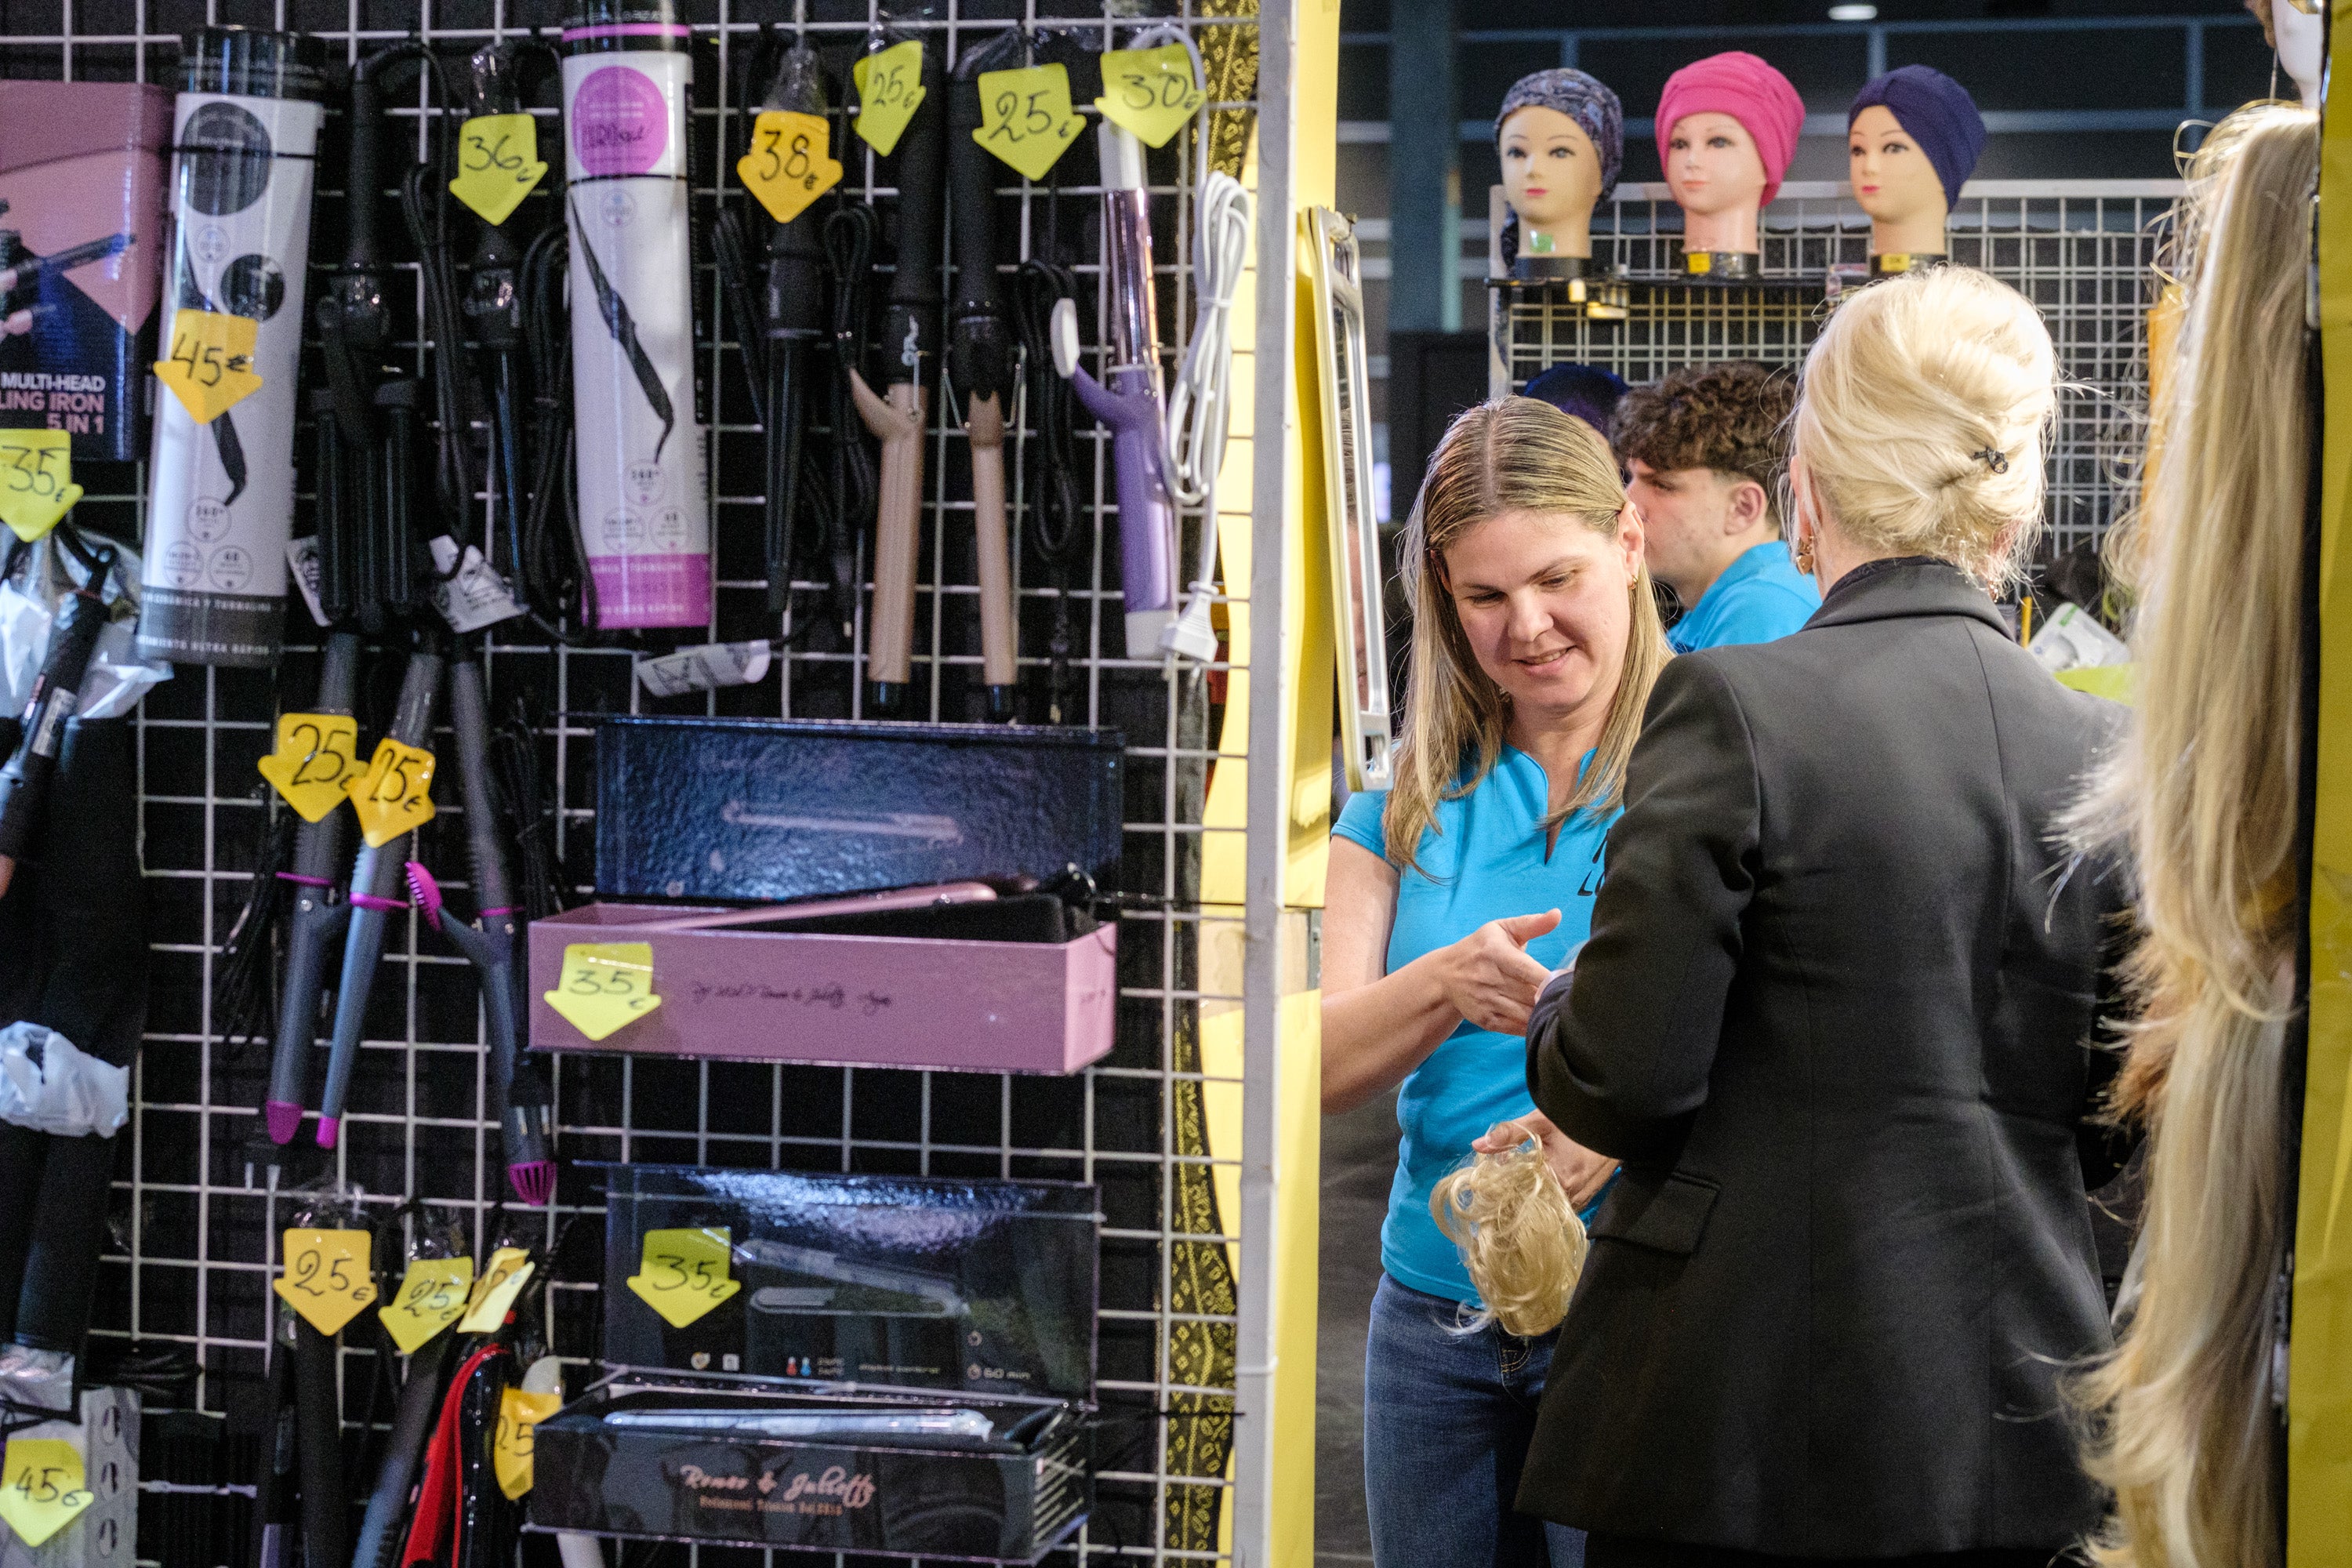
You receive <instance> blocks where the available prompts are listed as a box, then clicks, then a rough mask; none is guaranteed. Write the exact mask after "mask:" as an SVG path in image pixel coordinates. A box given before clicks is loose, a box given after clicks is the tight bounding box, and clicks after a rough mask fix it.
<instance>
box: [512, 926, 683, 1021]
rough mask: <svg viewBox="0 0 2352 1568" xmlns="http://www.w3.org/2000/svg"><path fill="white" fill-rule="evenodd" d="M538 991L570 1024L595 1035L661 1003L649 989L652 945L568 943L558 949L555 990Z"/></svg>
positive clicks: (652, 987)
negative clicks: (560, 968) (559, 964)
mask: <svg viewBox="0 0 2352 1568" xmlns="http://www.w3.org/2000/svg"><path fill="white" fill-rule="evenodd" d="M540 994H541V996H543V997H545V998H546V999H547V1005H549V1006H551V1007H552V1008H554V1009H555V1010H556V1011H557V1012H559V1013H561V1014H562V1015H563V1017H564V1019H565V1021H566V1022H568V1023H569V1024H570V1025H571V1026H572V1027H573V1028H575V1029H577V1030H579V1031H580V1032H581V1033H582V1034H583V1035H585V1036H587V1037H589V1038H590V1039H592V1040H601V1039H603V1038H604V1037H605V1036H607V1035H609V1034H612V1033H613V1032H614V1030H616V1029H619V1028H621V1027H622V1026H624V1025H627V1024H634V1023H635V1022H636V1021H637V1020H638V1019H639V1018H642V1017H644V1016H646V1014H648V1013H650V1012H652V1011H653V1010H654V1009H655V1008H656V1007H658V1006H660V1005H661V998H660V997H659V996H656V995H655V994H654V944H653V943H651V942H572V943H571V944H570V945H569V946H567V947H566V948H564V950H563V973H562V974H561V975H560V976H558V977H557V979H556V982H555V989H554V990H552V991H542V992H541V993H540Z"/></svg>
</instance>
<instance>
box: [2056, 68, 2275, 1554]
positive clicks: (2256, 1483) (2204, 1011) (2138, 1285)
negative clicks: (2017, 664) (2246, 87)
mask: <svg viewBox="0 0 2352 1568" xmlns="http://www.w3.org/2000/svg"><path fill="white" fill-rule="evenodd" d="M2318 167H2319V121H2318V119H2317V117H2316V116H2315V115H2314V114H2312V113H2311V112H2310V111H2309V110H2304V109H2301V108H2298V107H2294V106H2290V105H2283V104H2258V105H2253V106H2251V107H2248V108H2246V109H2242V110H2239V111H2238V112H2236V113H2234V114H2232V115H2231V116H2230V117H2229V118H2228V119H2226V120H2224V121H2221V124H2220V125H2219V126H2217V127H2215V129H2214V131H2213V132H2212V134H2211V135H2210V136H2209V137H2207V138H2206V140H2205V142H2204V145H2203V146H2202V147H2201V148H2200V149H2199V151H2198V153H2197V154H2196V156H2195V157H2194V158H2193V159H2192V160H2191V161H2190V163H2189V170H2188V173H2189V195H2188V197H2187V199H2186V201H2185V202H2184V203H2183V205H2182V208H2181V212H2180V217H2179V227H2178V235H2177V240H2176V248H2177V251H2178V258H2177V263H2176V265H2177V267H2178V269H2179V272H2180V274H2181V279H2182V289H2183V293H2184V295H2185V298H2186V300H2187V306H2188V309H2187V315H2186V317H2185V319H2184V320H2183V321H2182V322H2181V325H2180V329H2179V336H2178V338H2177V339H2176V341H2175V342H2174V345H2173V349H2172V361H2171V363H2170V365H2169V366H2168V374H2166V375H2164V376H2163V377H2162V378H2161V384H2162V386H2163V388H2164V391H2163V395H2162V396H2161V398H2160V399H2159V401H2158V405H2157V406H2156V408H2155V410H2154V425H2153V428H2152V430H2151V432H2150V440H2149V447H2150V450H2151V451H2152V452H2153V453H2154V454H2155V457H2154V459H2153V460H2154V463H2155V469H2154V473H2153V476H2152V479H2151V482H2150V483H2149V485H2148V486H2147V500H2146V503H2145V505H2144V507H2143V509H2142V511H2141V514H2140V515H2139V516H2138V517H2137V519H2135V520H2132V521H2130V522H2129V523H2128V524H2127V525H2126V527H2125V528H2124V529H2122V530H2120V531H2119V533H2120V535H2121V536H2120V537H2118V538H2117V539H2115V540H2113V541H2111V542H2110V549H2109V566H2110V568H2111V569H2113V570H2116V572H2117V573H2118V575H2119V576H2120V578H2121V579H2122V581H2123V583H2124V585H2125V586H2126V588H2128V589H2129V590H2130V591H2131V593H2132V595H2134V598H2135V601H2136V609H2135V612H2134V616H2133V624H2132V628H2131V646H2132V654H2133V658H2134V661H2135V662H2136V663H2137V666H2138V671H2139V679H2138V683H2137V700H2136V703H2135V708H2134V712H2133V716H2132V723H2131V727H2130V729H2129V731H2127V732H2126V738H2125V741H2124V742H2123V744H2122V746H2121V748H2120V749H2119V751H2118V752H2117V753H2116V756H2115V757H2114V758H2113V759H2112V760H2111V761H2110V762H2109V763H2107V764H2106V765H2105V767H2104V769H2103V770H2102V772H2101V773H2100V774H2099V776H2098V777H2097V778H2096V779H2095V781H2094V783H2093V785H2092V788H2091V790H2090V793H2089V795H2088V796H2087V798H2086V799H2085V801H2084V804H2083V805H2082V806H2081V807H2080V808H2079V809H2078V810H2077V812H2076V813H2075V816H2074V823H2073V827H2074V837H2075V838H2076V841H2077V842H2078V843H2079V844H2080V845H2081V846H2082V847H2084V850H2085V851H2086V852H2092V853H2097V852H2102V851H2105V852H2110V853H2112V852H2114V851H2117V850H2121V851H2125V852H2126V854H2125V855H2124V856H2123V857H2122V858H2125V859H2126V860H2127V861H2128V862H2129V863H2130V864H2131V865H2132V866H2133V867H2134V873H2133V874H2134V876H2135V877H2136V879H2137V883H2136V887H2135V889H2134V891H2135V893H2136V895H2137V896H2136V908H2137V914H2138V918H2139V925H2140V931H2139V934H2138V938H2137V946H2136V947H2135V949H2134V951H2133V952H2132V955H2131V958H2130V961H2129V963H2128V966H2127V974H2128V978H2129V980H2130V982H2131V984H2132V987H2133V990H2134V992H2135V999H2136V1000H2137V1003H2138V1005H2139V1013H2140V1019H2139V1022H2138V1023H2137V1025H2136V1026H2134V1028H2133V1030H2132V1034H2131V1038H2130V1044H2129V1055H2128V1058H2127V1059H2126V1065H2125V1068H2124V1071H2123V1074H2122V1076H2121V1078H2120V1079H2119V1081H2118V1084H2117V1088H2116V1110H2117V1112H2118V1114H2120V1115H2125V1116H2142V1117H2145V1118H2146V1119H2147V1122H2148V1126H2149V1142H2148V1152H2147V1199H2146V1209H2145V1214H2144V1216H2143V1219H2142V1222H2141V1228H2140V1235H2139V1237H2138V1240H2137V1244H2136V1245H2135V1247H2134V1248H2133V1253H2132V1260H2131V1264H2130V1268H2129V1271H2128V1273H2127V1274H2126V1279H2125V1282H2124V1293H2123V1298H2122V1300H2121V1301H2120V1303H2119V1304H2118V1318H2119V1321H2120V1323H2119V1332H2118V1335H2117V1342H2116V1351H2115V1353H2114V1354H2113V1355H2112V1356H2111V1357H2109V1358H2108V1359H2107V1360H2106V1361H2105V1362H2104V1363H2101V1364H2099V1365H2098V1366H2097V1367H2095V1369H2093V1370H2092V1371H2091V1372H2090V1373H2088V1374H2087V1375H2085V1376H2084V1378H2083V1379H2081V1381H2080V1383H2079V1384H2078V1386H2077V1388H2076V1394H2077V1396H2078V1397H2079V1398H2080V1399H2081V1400H2082V1402H2083V1403H2084V1405H2085V1406H2086V1407H2087V1410H2088V1412H2089V1414H2090V1416H2091V1422H2092V1432H2091V1436H2090V1440H2089V1443H2088V1446H2087V1453H2086V1462H2087V1464H2088V1467H2089V1469H2090V1471H2091V1473H2092V1474H2093V1475H2094V1476H2095V1477H2096V1478H2098V1479H2100V1480H2101V1481H2103V1482H2105V1484H2106V1485H2107V1486H2109V1487H2111V1488H2112V1489H2114V1490H2115V1494H2116V1512H2115V1517H2114V1519H2113V1520H2112V1521H2111V1522H2110V1524H2109V1526H2108V1529H2107V1530H2106V1531H2105V1534H2104V1535H2103V1536H2102V1537H2101V1538H2100V1539H2099V1541H2097V1542H2095V1543H2094V1550H2095V1554H2096V1556H2097V1558H2098V1559H2099V1561H2100V1562H2102V1563H2106V1564H2109V1565H2111V1568H2265V1565H2272V1564H2275V1563H2278V1561H2279V1514H2278V1498H2277V1494H2276V1486H2275V1478H2276V1474H2277V1469H2276V1467H2277V1464H2278V1457H2277V1449H2278V1416H2277V1411H2276V1408H2275V1405H2274V1404H2273V1401H2274V1400H2275V1399H2276V1398H2277V1397H2278V1396H2279V1395H2280V1394H2283V1392H2284V1391H2283V1390H2281V1389H2279V1388H2278V1387H2277V1386H2276V1384H2275V1382H2274V1378H2273V1370H2274V1369H2273V1355H2274V1353H2275V1352H2276V1348H2277V1318H2276V1308H2277V1305H2278V1303H2277V1300H2276V1292H2277V1290H2278V1289H2279V1282H2280V1276H2281V1261H2282V1255H2283V1253H2284V1248H2285V1247H2286V1246H2287V1241H2288V1237H2287V1234H2286V1223H2287V1222H2286V1213H2287V1198H2288V1193H2289V1190H2290V1184H2291V1182H2292V1179H2293V1171H2292V1169H2291V1167H2290V1166H2289V1164H2288V1162H2287V1160H2286V1158H2285V1155H2284V1152H2283V1142H2282V1138H2283V1132H2284V1127H2283V1112H2284V1093H2283V1079H2282V1067H2283V1063H2284V1055H2285V1042H2286V1028H2285V1024H2286V1019H2287V1016H2288V1014H2289V1012H2290V1010H2291V1008H2292V1006H2293V1003H2294V952H2295V940H2296V938H2295V925H2296V921H2297V917H2298V914H2299V901H2298V891H2299V861H2300V858H2301V854H2302V850H2301V849H2300V848H2299V847H2298V844H2297V832H2298V829H2297V824H2298V822H2299V821H2300V819H2301V816H2302V813H2301V810H2300V807H2301V804H2302V803H2301V800H2300V798H2299V796H2300V789H2299V784H2298V780H2299V779H2300V777H2301V764H2300V760H2299V753H2300V751H2301V748H2302V735H2301V721H2300V718H2299V714H2298V708H2299V694H2300V693H2301V691H2302V689H2303V681H2304V670H2303V660H2302V619H2303V617H2302V603H2303V566H2304V529H2305V503H2306V500H2307V498H2306V494H2305V490H2306V475H2307V473H2308V465H2309V462H2310V456H2311V444H2312V443H2313V442H2314V441H2315V439H2317V433H2316V431H2315V428H2314V422H2313V410H2312V407H2311V401H2310V398H2309V396H2308V395H2307V391H2306V387H2305V379H2304V378H2305V324H2304V291H2305V268H2306V265H2307V260H2308V258H2309V255H2310V221H2311V219H2310V212H2311V205H2310V204H2311V196H2312V192H2313V189H2314V184H2315V180H2316V178H2317V174H2318Z"/></svg>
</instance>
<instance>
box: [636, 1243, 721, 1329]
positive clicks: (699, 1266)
mask: <svg viewBox="0 0 2352 1568" xmlns="http://www.w3.org/2000/svg"><path fill="white" fill-rule="evenodd" d="M732 1239H733V1238H732V1237H731V1235H730V1233H729V1232H728V1231H727V1230H725V1229H723V1228H721V1227H719V1226H711V1227H708V1228H706V1229H702V1230H649V1231H647V1232H646V1250H645V1255H644V1261H642V1262H641V1263H639V1264H638V1265H637V1271H636V1272H635V1274H632V1275H630V1276H629V1289H632V1290H634V1291H635V1292H636V1293H637V1296H638V1299H639V1300H643V1301H644V1302H645V1304H646V1306H648V1307H651V1308H652V1309H653V1310H655V1311H656V1312H659V1313H660V1314H661V1315H662V1321H664V1322H666V1323H667V1324H668V1325H669V1326H670V1327H671V1328H673V1329H682V1328H684V1327H686V1326H687V1324H688V1323H690V1322H693V1321H695V1320H696V1319H697V1318H699V1317H701V1316H702V1315H703V1314H704V1313H705V1312H708V1311H709V1310H710V1309H711V1308H713V1307H716V1306H717V1305H719V1302H721V1301H724V1300H727V1298H728V1297H730V1296H732V1295H733V1294H735V1292H736V1291H738V1290H740V1289H742V1288H743V1282H742V1281H741V1280H740V1279H729V1278H728V1277H727V1258H728V1250H729V1243H730V1241H731V1240H732Z"/></svg>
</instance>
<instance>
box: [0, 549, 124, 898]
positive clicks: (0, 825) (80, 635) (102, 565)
mask: <svg viewBox="0 0 2352 1568" xmlns="http://www.w3.org/2000/svg"><path fill="white" fill-rule="evenodd" d="M56 537H57V539H58V542H60V543H62V544H64V545H65V546H66V548H67V552H68V553H69V554H71V555H73V556H74V557H76V558H77V559H78V560H79V561H80V562H81V564H82V570H83V571H84V573H85V574H87V575H86V576H85V577H84V579H83V582H82V585H81V586H80V587H79V588H76V589H75V590H73V592H72V593H70V594H68V595H67V596H66V601H65V604H64V605H62V606H60V608H59V609H58V616H57V619H56V621H55V622H54V623H53V624H52V625H51V626H50V627H49V646H48V652H47V655H46V656H45V657H44V658H43V659H42V661H41V671H40V673H39V674H38V675H37V676H36V677H34V679H33V690H32V695H31V696H29V697H28V698H26V701H25V711H24V714H23V716H22V717H21V718H20V719H19V721H18V734H17V740H16V753H15V755H13V756H11V757H10V758H9V759H8V763H7V766H5V768H0V895H5V894H6V892H7V891H8V884H9V883H10V882H11V881H13V880H15V879H16V862H17V861H18V860H20V859H22V858H24V856H25V852H26V849H28V848H30V847H31V846H32V842H33V834H34V831H35V829H36V828H37V826H39V824H40V820H41V811H42V807H43V806H44V805H46V804H47V800H48V794H49V784H50V781H51V780H53V779H54V778H56V777H57V772H58V752H60V751H61V750H63V749H64V746H65V730H66V721H67V720H68V719H70V718H72V717H73V713H74V709H75V708H76V706H78V705H79V700H80V695H81V683H82V678H83V677H84V676H85V675H87V674H88V673H89V656H90V655H91V653H93V652H94V651H96V649H97V647H98V635H99V633H100V632H102V631H104V630H105V629H106V619H107V609H106V578H107V574H109V573H110V572H112V571H113V570H114V561H115V552H114V548H113V546H111V545H109V544H105V543H97V544H85V543H84V542H82V541H81V540H80V538H79V536H78V535H76V534H75V533H74V532H73V531H71V530H70V529H69V528H68V527H67V526H65V525H63V524H60V525H59V526H58V530H57V532H56Z"/></svg>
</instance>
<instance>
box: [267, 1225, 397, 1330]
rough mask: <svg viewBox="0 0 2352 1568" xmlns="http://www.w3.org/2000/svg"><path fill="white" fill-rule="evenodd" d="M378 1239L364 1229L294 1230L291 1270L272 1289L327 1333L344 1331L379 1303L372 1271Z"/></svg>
mask: <svg viewBox="0 0 2352 1568" xmlns="http://www.w3.org/2000/svg"><path fill="white" fill-rule="evenodd" d="M372 1245H373V1243H372V1238H371V1237H369V1235H368V1233H367V1232H366V1231H363V1230H289V1231H288V1232H287V1233H286V1272H285V1273H283V1274H280V1275H279V1276H278V1278H277V1279H273V1280H271V1281H270V1285H269V1288H270V1289H273V1290H275V1291H277V1292H278V1295H280V1296H282V1297H284V1298H285V1299H286V1301H287V1302H288V1304H289V1305H290V1306H291V1307H292V1308H293V1309H294V1310H296V1311H298V1312H299V1313H301V1314H302V1317H303V1319H304V1321H307V1322H309V1324H310V1326H311V1327H312V1328H314V1329H316V1330H318V1331H320V1333H322V1334H331V1333H337V1332H340V1331H341V1329H342V1326H343V1325H344V1324H345V1323H348V1322H350V1321H352V1319H353V1318H356V1317H358V1316H359V1314H360V1309H361V1308H362V1307H364V1306H366V1305H367V1304H368V1303H369V1302H371V1301H373V1300H375V1277H374V1276H373V1274H371V1273H370V1272H369V1271H368V1250H369V1247H371V1246H372Z"/></svg>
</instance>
